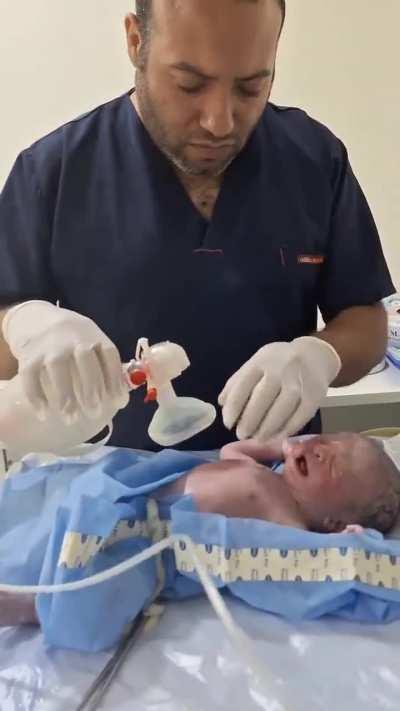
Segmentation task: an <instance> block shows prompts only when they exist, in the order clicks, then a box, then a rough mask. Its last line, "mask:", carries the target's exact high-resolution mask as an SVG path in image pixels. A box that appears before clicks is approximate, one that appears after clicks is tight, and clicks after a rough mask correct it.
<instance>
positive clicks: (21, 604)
mask: <svg viewBox="0 0 400 711" xmlns="http://www.w3.org/2000/svg"><path fill="white" fill-rule="evenodd" d="M38 624H39V621H38V618H37V615H36V608H35V596H34V595H15V594H13V593H4V592H0V627H14V626H17V625H38Z"/></svg>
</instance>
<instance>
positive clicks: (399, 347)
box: [383, 294, 400, 368]
mask: <svg viewBox="0 0 400 711" xmlns="http://www.w3.org/2000/svg"><path fill="white" fill-rule="evenodd" d="M383 304H384V306H385V308H386V311H387V314H388V327H389V334H388V345H387V357H388V358H389V360H390V361H391V362H392V363H393V365H395V366H396V367H397V368H400V294H393V295H392V296H389V297H388V298H387V299H384V300H383Z"/></svg>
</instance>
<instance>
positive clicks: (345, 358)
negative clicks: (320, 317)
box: [315, 304, 388, 387]
mask: <svg viewBox="0 0 400 711" xmlns="http://www.w3.org/2000/svg"><path fill="white" fill-rule="evenodd" d="M315 335H316V336H318V338H321V339H322V340H324V341H327V342H328V343H330V344H331V345H332V346H333V347H334V348H335V350H336V351H337V353H338V354H339V356H340V359H341V361H342V370H341V371H340V373H339V375H338V377H337V378H336V380H335V381H334V383H332V385H333V387H340V386H342V385H350V384H351V383H354V382H355V381H356V380H359V379H360V378H362V377H363V376H364V375H366V374H367V373H369V371H370V370H371V368H373V367H374V366H375V365H377V363H379V362H380V361H381V360H382V358H383V357H384V355H385V352H386V346H387V337H388V325H387V314H386V311H385V309H384V307H383V306H382V304H375V305H374V306H355V307H354V308H351V309H346V310H345V311H342V312H341V313H340V314H339V315H338V316H336V318H334V319H333V320H332V321H331V322H330V323H329V324H328V325H327V326H326V328H325V329H324V330H323V331H321V332H319V333H318V334H315Z"/></svg>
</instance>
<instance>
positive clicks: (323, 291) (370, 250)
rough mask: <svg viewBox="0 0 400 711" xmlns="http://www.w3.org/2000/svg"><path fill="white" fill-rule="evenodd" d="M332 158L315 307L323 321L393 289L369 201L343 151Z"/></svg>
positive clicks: (371, 301)
mask: <svg viewBox="0 0 400 711" xmlns="http://www.w3.org/2000/svg"><path fill="white" fill-rule="evenodd" d="M336 148H337V149H338V153H339V151H340V150H341V155H338V156H337V159H336V161H335V163H336V168H337V178H336V186H335V195H334V201H333V206H332V217H331V227H330V234H329V237H328V241H327V253H326V258H325V265H324V267H323V269H322V271H321V278H320V290H319V299H318V301H319V308H320V310H321V313H322V316H323V318H324V319H325V321H326V322H328V321H329V320H330V319H332V318H334V317H335V316H336V315H337V314H338V313H339V312H340V311H342V310H343V309H346V308H350V307H352V306H356V305H358V306H368V305H371V304H374V303H377V302H378V301H380V299H382V297H383V296H385V295H388V294H390V293H393V291H394V290H395V289H394V287H393V283H392V281H391V278H390V274H389V271H388V268H387V265H386V262H385V258H384V255H383V251H382V247H381V243H380V240H379V235H378V231H377V228H376V225H375V222H374V218H373V216H372V214H371V210H370V208H369V206H368V203H367V200H366V198H365V195H364V193H363V191H362V190H361V187H360V185H359V183H358V181H357V179H356V177H355V175H354V173H353V171H352V168H351V165H350V163H349V159H348V155H347V151H346V149H345V148H344V146H343V145H342V144H341V143H340V142H339V141H337V142H336Z"/></svg>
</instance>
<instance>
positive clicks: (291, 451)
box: [284, 434, 387, 530]
mask: <svg viewBox="0 0 400 711" xmlns="http://www.w3.org/2000/svg"><path fill="white" fill-rule="evenodd" d="M284 455H285V468H284V477H285V480H286V482H287V484H288V486H289V488H290V490H291V492H292V494H293V496H294V498H295V499H296V501H297V502H298V504H299V505H300V508H301V510H302V511H303V513H304V514H305V515H306V518H307V520H308V521H309V525H310V527H311V528H314V529H315V530H329V529H332V530H336V529H338V530H340V528H341V527H342V526H343V525H345V524H347V523H358V520H357V518H358V516H359V515H360V513H361V512H362V511H364V510H365V508H366V507H367V506H368V505H370V504H371V503H372V502H373V501H374V500H375V499H377V498H378V497H379V496H380V495H381V494H382V493H383V491H384V490H385V486H386V485H387V480H386V479H385V477H384V476H383V474H382V476H381V477H380V476H379V469H378V468H377V466H376V460H375V455H376V453H375V451H374V445H373V444H372V443H371V442H370V441H368V439H367V438H365V437H362V436H361V435H357V434H337V435H327V436H320V437H314V438H311V439H307V440H305V441H303V442H302V441H298V442H296V441H294V442H290V441H288V443H286V444H285V445H284Z"/></svg>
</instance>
